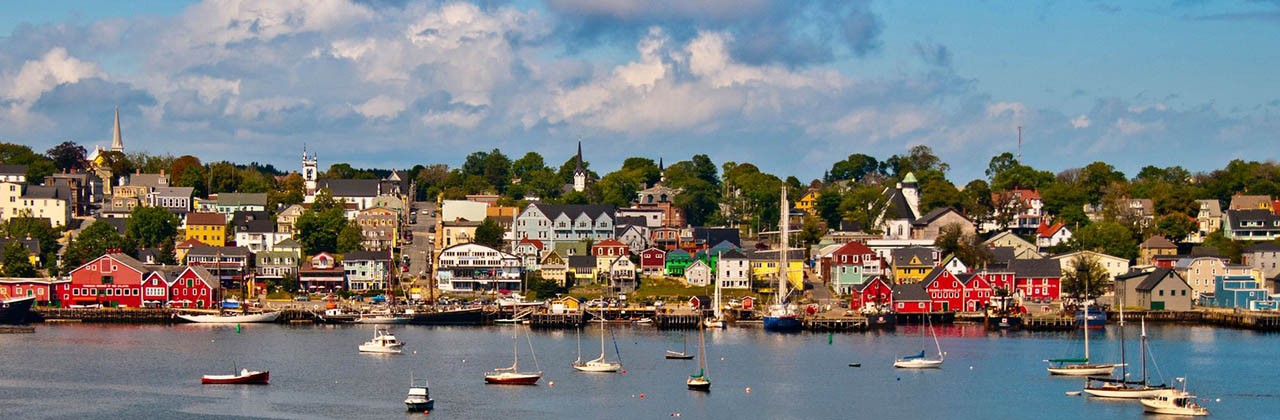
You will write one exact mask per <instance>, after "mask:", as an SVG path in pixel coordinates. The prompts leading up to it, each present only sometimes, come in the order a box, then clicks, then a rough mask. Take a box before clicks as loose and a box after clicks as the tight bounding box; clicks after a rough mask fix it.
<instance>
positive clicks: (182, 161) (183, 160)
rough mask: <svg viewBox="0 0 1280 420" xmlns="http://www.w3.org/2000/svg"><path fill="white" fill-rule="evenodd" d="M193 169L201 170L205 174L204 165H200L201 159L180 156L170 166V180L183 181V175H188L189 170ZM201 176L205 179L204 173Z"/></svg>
mask: <svg viewBox="0 0 1280 420" xmlns="http://www.w3.org/2000/svg"><path fill="white" fill-rule="evenodd" d="M191 168H199V169H201V172H203V168H204V165H203V164H201V163H200V158H197V157H195V156H191V155H182V156H179V157H178V158H177V159H174V160H173V163H171V164H169V179H175V180H178V179H182V177H183V175H186V174H187V170H188V169H191ZM200 176H201V177H203V176H204V174H203V173H202V174H201V175H200ZM189 186H190V185H188V187H189Z"/></svg>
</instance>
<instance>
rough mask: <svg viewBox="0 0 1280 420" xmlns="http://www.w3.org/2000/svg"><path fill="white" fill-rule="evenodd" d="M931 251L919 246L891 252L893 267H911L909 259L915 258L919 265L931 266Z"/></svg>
mask: <svg viewBox="0 0 1280 420" xmlns="http://www.w3.org/2000/svg"><path fill="white" fill-rule="evenodd" d="M933 252H934V251H933V249H931V248H925V247H920V246H911V247H906V248H900V249H895V250H893V265H896V266H902V265H911V259H912V258H916V259H918V260H919V261H920V265H929V266H932V265H933Z"/></svg>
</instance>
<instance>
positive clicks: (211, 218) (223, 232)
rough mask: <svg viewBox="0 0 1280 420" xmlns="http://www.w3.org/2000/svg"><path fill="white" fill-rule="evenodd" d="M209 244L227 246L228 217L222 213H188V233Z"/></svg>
mask: <svg viewBox="0 0 1280 420" xmlns="http://www.w3.org/2000/svg"><path fill="white" fill-rule="evenodd" d="M183 239H195V240H197V241H200V242H204V243H205V244H207V245H209V246H227V218H226V216H223V215H222V214H220V213H199V212H192V213H187V234H186V236H185V237H184V238H183Z"/></svg>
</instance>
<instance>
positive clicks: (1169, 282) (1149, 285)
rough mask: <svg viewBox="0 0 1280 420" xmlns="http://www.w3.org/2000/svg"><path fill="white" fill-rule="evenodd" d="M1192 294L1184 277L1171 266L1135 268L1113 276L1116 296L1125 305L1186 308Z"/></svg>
mask: <svg viewBox="0 0 1280 420" xmlns="http://www.w3.org/2000/svg"><path fill="white" fill-rule="evenodd" d="M1194 295H1195V293H1194V292H1193V290H1192V288H1191V286H1190V285H1188V284H1187V282H1186V280H1185V279H1183V278H1182V276H1181V275H1179V274H1178V272H1177V271H1174V270H1173V269H1170V268H1157V269H1154V270H1151V271H1148V272H1143V271H1135V272H1131V273H1128V274H1125V275H1123V276H1120V277H1117V278H1116V290H1115V299H1116V302H1117V303H1118V304H1120V305H1124V306H1125V307H1136V308H1139V309H1146V310H1156V311H1159V310H1170V311H1189V310H1191V302H1192V300H1193V298H1194Z"/></svg>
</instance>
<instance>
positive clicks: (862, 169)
mask: <svg viewBox="0 0 1280 420" xmlns="http://www.w3.org/2000/svg"><path fill="white" fill-rule="evenodd" d="M884 169H885V166H884V165H883V164H881V163H880V161H879V160H876V158H874V157H871V156H868V155H864V154H861V153H855V154H852V155H849V157H848V158H846V159H845V160H842V161H838V162H836V163H834V164H832V165H831V170H830V171H828V172H827V175H826V176H825V177H824V178H823V181H824V182H836V181H845V180H848V181H857V182H861V181H862V180H863V178H865V177H867V176H868V175H879V176H884Z"/></svg>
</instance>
